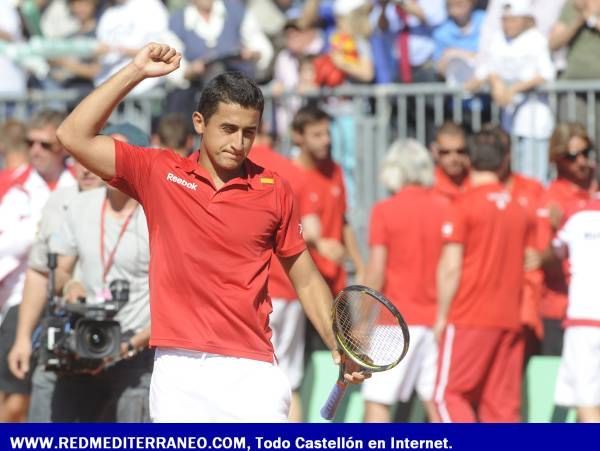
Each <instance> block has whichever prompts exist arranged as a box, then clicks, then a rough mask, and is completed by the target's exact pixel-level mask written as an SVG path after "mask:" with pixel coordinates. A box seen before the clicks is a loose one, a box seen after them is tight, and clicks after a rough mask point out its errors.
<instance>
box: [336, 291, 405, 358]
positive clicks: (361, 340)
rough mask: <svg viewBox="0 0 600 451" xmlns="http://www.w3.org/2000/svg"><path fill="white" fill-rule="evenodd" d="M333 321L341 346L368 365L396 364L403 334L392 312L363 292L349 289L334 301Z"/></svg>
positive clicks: (401, 349) (401, 350) (400, 355)
mask: <svg viewBox="0 0 600 451" xmlns="http://www.w3.org/2000/svg"><path fill="white" fill-rule="evenodd" d="M335 321H336V328H337V331H338V332H337V333H338V336H339V339H340V341H341V342H342V343H343V346H344V347H345V348H346V351H348V352H349V353H350V354H352V355H353V356H354V357H355V358H356V359H358V360H359V361H361V362H363V363H364V364H366V366H371V367H386V366H389V365H394V364H396V363H397V362H398V361H399V360H400V359H401V357H402V355H403V352H404V342H405V336H404V333H403V331H402V329H401V328H400V326H399V325H398V320H397V318H396V317H395V315H394V314H393V313H392V312H391V311H390V310H389V309H388V308H386V307H385V306H384V305H383V304H381V303H380V302H379V301H378V300H377V299H375V298H374V297H373V296H371V295H370V294H368V293H366V292H361V291H351V292H347V293H344V294H343V297H342V298H341V299H339V301H338V302H337V303H336V311H335Z"/></svg>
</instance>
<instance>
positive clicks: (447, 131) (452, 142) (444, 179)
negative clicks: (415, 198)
mask: <svg viewBox="0 0 600 451" xmlns="http://www.w3.org/2000/svg"><path fill="white" fill-rule="evenodd" d="M431 152H432V155H433V159H434V161H435V164H436V169H435V183H434V188H435V190H436V191H438V192H439V193H440V194H442V195H443V196H444V197H446V199H447V200H448V201H449V202H450V201H453V200H454V199H455V198H456V197H457V196H458V194H459V193H460V192H462V191H463V190H464V189H465V187H467V186H468V185H469V178H468V176H469V167H470V162H469V155H468V152H467V134H466V132H465V130H464V128H462V126H460V125H458V124H457V123H455V122H451V121H448V122H445V123H443V124H442V125H441V126H440V127H439V128H438V129H437V131H436V136H435V141H434V142H433V143H432V144H431Z"/></svg>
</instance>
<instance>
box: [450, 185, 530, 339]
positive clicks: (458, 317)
mask: <svg viewBox="0 0 600 451" xmlns="http://www.w3.org/2000/svg"><path fill="white" fill-rule="evenodd" d="M533 224H534V221H533V218H531V217H530V215H529V214H528V213H527V211H526V210H525V209H524V208H523V207H522V206H521V205H519V203H518V202H515V201H514V200H513V199H512V196H511V195H510V194H509V193H508V192H507V191H506V189H505V188H504V186H503V185H501V184H499V183H492V184H486V185H482V186H477V187H473V188H471V189H469V190H468V191H466V192H465V193H463V194H462V195H461V196H460V197H459V198H458V199H457V200H456V203H455V204H454V205H453V206H452V207H451V209H450V211H449V215H448V220H447V221H445V222H444V225H443V227H442V234H443V237H444V240H445V241H446V242H450V243H461V244H462V245H463V263H462V273H461V279H460V285H459V288H458V291H457V293H456V295H455V297H454V299H453V301H452V305H451V308H450V315H449V319H448V320H449V322H450V323H452V324H456V325H460V326H475V327H499V328H506V329H516V328H519V327H520V293H521V288H522V285H523V272H524V271H523V259H524V251H525V246H526V245H528V244H529V242H530V241H531V228H532V227H533Z"/></svg>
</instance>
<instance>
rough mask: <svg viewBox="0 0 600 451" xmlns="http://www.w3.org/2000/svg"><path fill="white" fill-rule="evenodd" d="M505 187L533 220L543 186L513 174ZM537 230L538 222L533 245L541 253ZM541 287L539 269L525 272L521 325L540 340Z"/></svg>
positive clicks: (535, 227) (542, 193) (534, 230)
mask: <svg viewBox="0 0 600 451" xmlns="http://www.w3.org/2000/svg"><path fill="white" fill-rule="evenodd" d="M506 187H507V189H508V190H509V192H510V194H511V195H512V196H513V198H514V199H515V200H516V201H517V202H518V203H519V204H520V205H521V206H522V207H524V208H525V209H527V210H528V211H529V214H530V215H531V217H534V218H535V217H536V216H537V212H538V210H539V208H540V203H541V199H542V196H543V195H544V186H543V185H542V184H541V183H540V182H538V181H537V180H536V179H533V178H530V177H525V176H524V175H521V174H515V173H513V174H511V176H510V179H509V181H508V182H507V186H506ZM538 229H539V221H536V224H535V225H534V229H533V233H534V243H535V244H536V246H535V247H536V248H537V250H538V251H542V250H543V248H542V246H541V245H540V243H539V237H538ZM542 286H543V272H542V270H541V269H536V270H532V271H527V272H525V274H524V280H523V290H522V292H521V323H522V324H524V325H527V326H529V327H530V328H531V329H533V330H534V331H535V333H536V336H538V337H540V338H541V337H542V336H543V326H542V318H541V302H542Z"/></svg>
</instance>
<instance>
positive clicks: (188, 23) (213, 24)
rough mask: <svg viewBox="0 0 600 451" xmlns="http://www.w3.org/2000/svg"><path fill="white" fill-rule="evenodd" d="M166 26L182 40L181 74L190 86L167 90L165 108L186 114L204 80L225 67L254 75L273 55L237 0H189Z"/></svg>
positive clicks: (257, 26) (195, 101) (194, 102)
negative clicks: (174, 90)
mask: <svg viewBox="0 0 600 451" xmlns="http://www.w3.org/2000/svg"><path fill="white" fill-rule="evenodd" d="M169 28H170V29H171V30H172V31H173V33H175V35H176V36H177V37H178V38H179V40H180V41H181V42H182V44H183V51H182V54H183V57H184V63H185V66H184V76H185V78H186V79H187V80H188V81H189V82H191V85H192V86H191V88H189V89H185V90H179V91H177V92H175V93H173V94H171V96H170V99H169V106H168V109H169V111H182V112H183V113H184V115H185V116H186V117H189V116H191V114H192V112H193V111H194V108H195V106H196V104H197V99H196V98H195V96H194V95H193V92H196V91H198V88H200V87H201V86H202V84H203V82H204V81H205V80H209V79H211V78H212V77H214V76H215V75H217V74H219V73H221V72H224V71H228V70H236V71H240V72H242V73H244V74H246V75H248V76H250V77H253V78H254V77H256V75H257V74H258V73H260V72H264V71H265V70H266V69H267V68H268V66H269V64H270V63H271V59H272V58H273V47H272V45H271V43H270V42H269V40H268V39H267V37H266V36H265V34H264V33H263V32H262V31H261V29H260V27H259V25H258V22H257V19H256V18H255V17H254V16H253V15H252V14H251V13H249V12H248V10H247V9H246V6H245V4H244V3H243V2H241V1H240V0H190V1H189V2H188V4H187V6H186V7H185V8H183V9H181V10H178V11H176V12H175V13H173V14H172V15H171V18H170V20H169ZM188 113H189V114H188Z"/></svg>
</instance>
